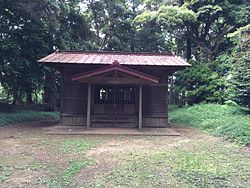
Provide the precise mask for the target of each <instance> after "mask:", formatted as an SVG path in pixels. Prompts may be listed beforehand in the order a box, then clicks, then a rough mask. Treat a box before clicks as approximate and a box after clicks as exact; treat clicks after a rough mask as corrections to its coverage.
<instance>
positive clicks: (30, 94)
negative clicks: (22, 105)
mask: <svg viewBox="0 0 250 188" xmlns="http://www.w3.org/2000/svg"><path fill="white" fill-rule="evenodd" d="M26 102H27V103H28V104H32V103H33V100H32V92H31V91H29V92H27V93H26Z"/></svg>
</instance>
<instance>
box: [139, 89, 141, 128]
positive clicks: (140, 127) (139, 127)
mask: <svg viewBox="0 0 250 188" xmlns="http://www.w3.org/2000/svg"><path fill="white" fill-rule="evenodd" d="M141 129H142V85H141V84H140V87H139V130H141Z"/></svg>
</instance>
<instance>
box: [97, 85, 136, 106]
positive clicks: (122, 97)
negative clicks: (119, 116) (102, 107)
mask: <svg viewBox="0 0 250 188" xmlns="http://www.w3.org/2000/svg"><path fill="white" fill-rule="evenodd" d="M95 103H96V104H135V87H133V86H96V88H95Z"/></svg>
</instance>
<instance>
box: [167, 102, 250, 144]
mask: <svg viewBox="0 0 250 188" xmlns="http://www.w3.org/2000/svg"><path fill="white" fill-rule="evenodd" d="M169 117H170V122H174V123H180V124H184V125H188V126H192V127H196V128H199V129H201V130H205V131H209V132H210V133H212V134H214V135H219V136H225V137H226V138H227V139H230V140H233V141H236V142H238V143H240V144H244V145H249V144H250V111H249V110H248V109H244V108H241V107H237V106H236V107H235V106H228V105H219V104H200V105H195V106H192V107H185V108H179V109H174V110H172V111H170V113H169Z"/></svg>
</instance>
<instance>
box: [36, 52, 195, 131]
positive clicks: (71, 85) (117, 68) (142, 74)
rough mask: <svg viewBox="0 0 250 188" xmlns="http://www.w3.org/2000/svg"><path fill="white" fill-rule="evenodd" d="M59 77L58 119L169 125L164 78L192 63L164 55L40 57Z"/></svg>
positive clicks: (98, 123) (94, 124)
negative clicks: (59, 109)
mask: <svg viewBox="0 0 250 188" xmlns="http://www.w3.org/2000/svg"><path fill="white" fill-rule="evenodd" d="M39 62H41V63H45V64H46V65H49V66H51V67H53V68H56V69H57V70H58V71H60V73H61V75H62V90H61V111H60V123H61V124H63V125H80V126H87V127H98V126H102V127H103V126H111V127H112V126H113V127H137V128H139V129H141V128H142V127H166V126H168V77H169V76H170V75H172V74H173V73H174V72H176V71H178V70H181V69H184V68H185V67H187V66H190V65H189V64H188V63H187V62H185V61H184V60H183V59H182V58H180V57H177V56H174V55H172V54H166V53H131V52H85V51H57V52H55V53H52V54H50V55H48V56H47V57H44V58H42V59H41V60H39Z"/></svg>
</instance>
